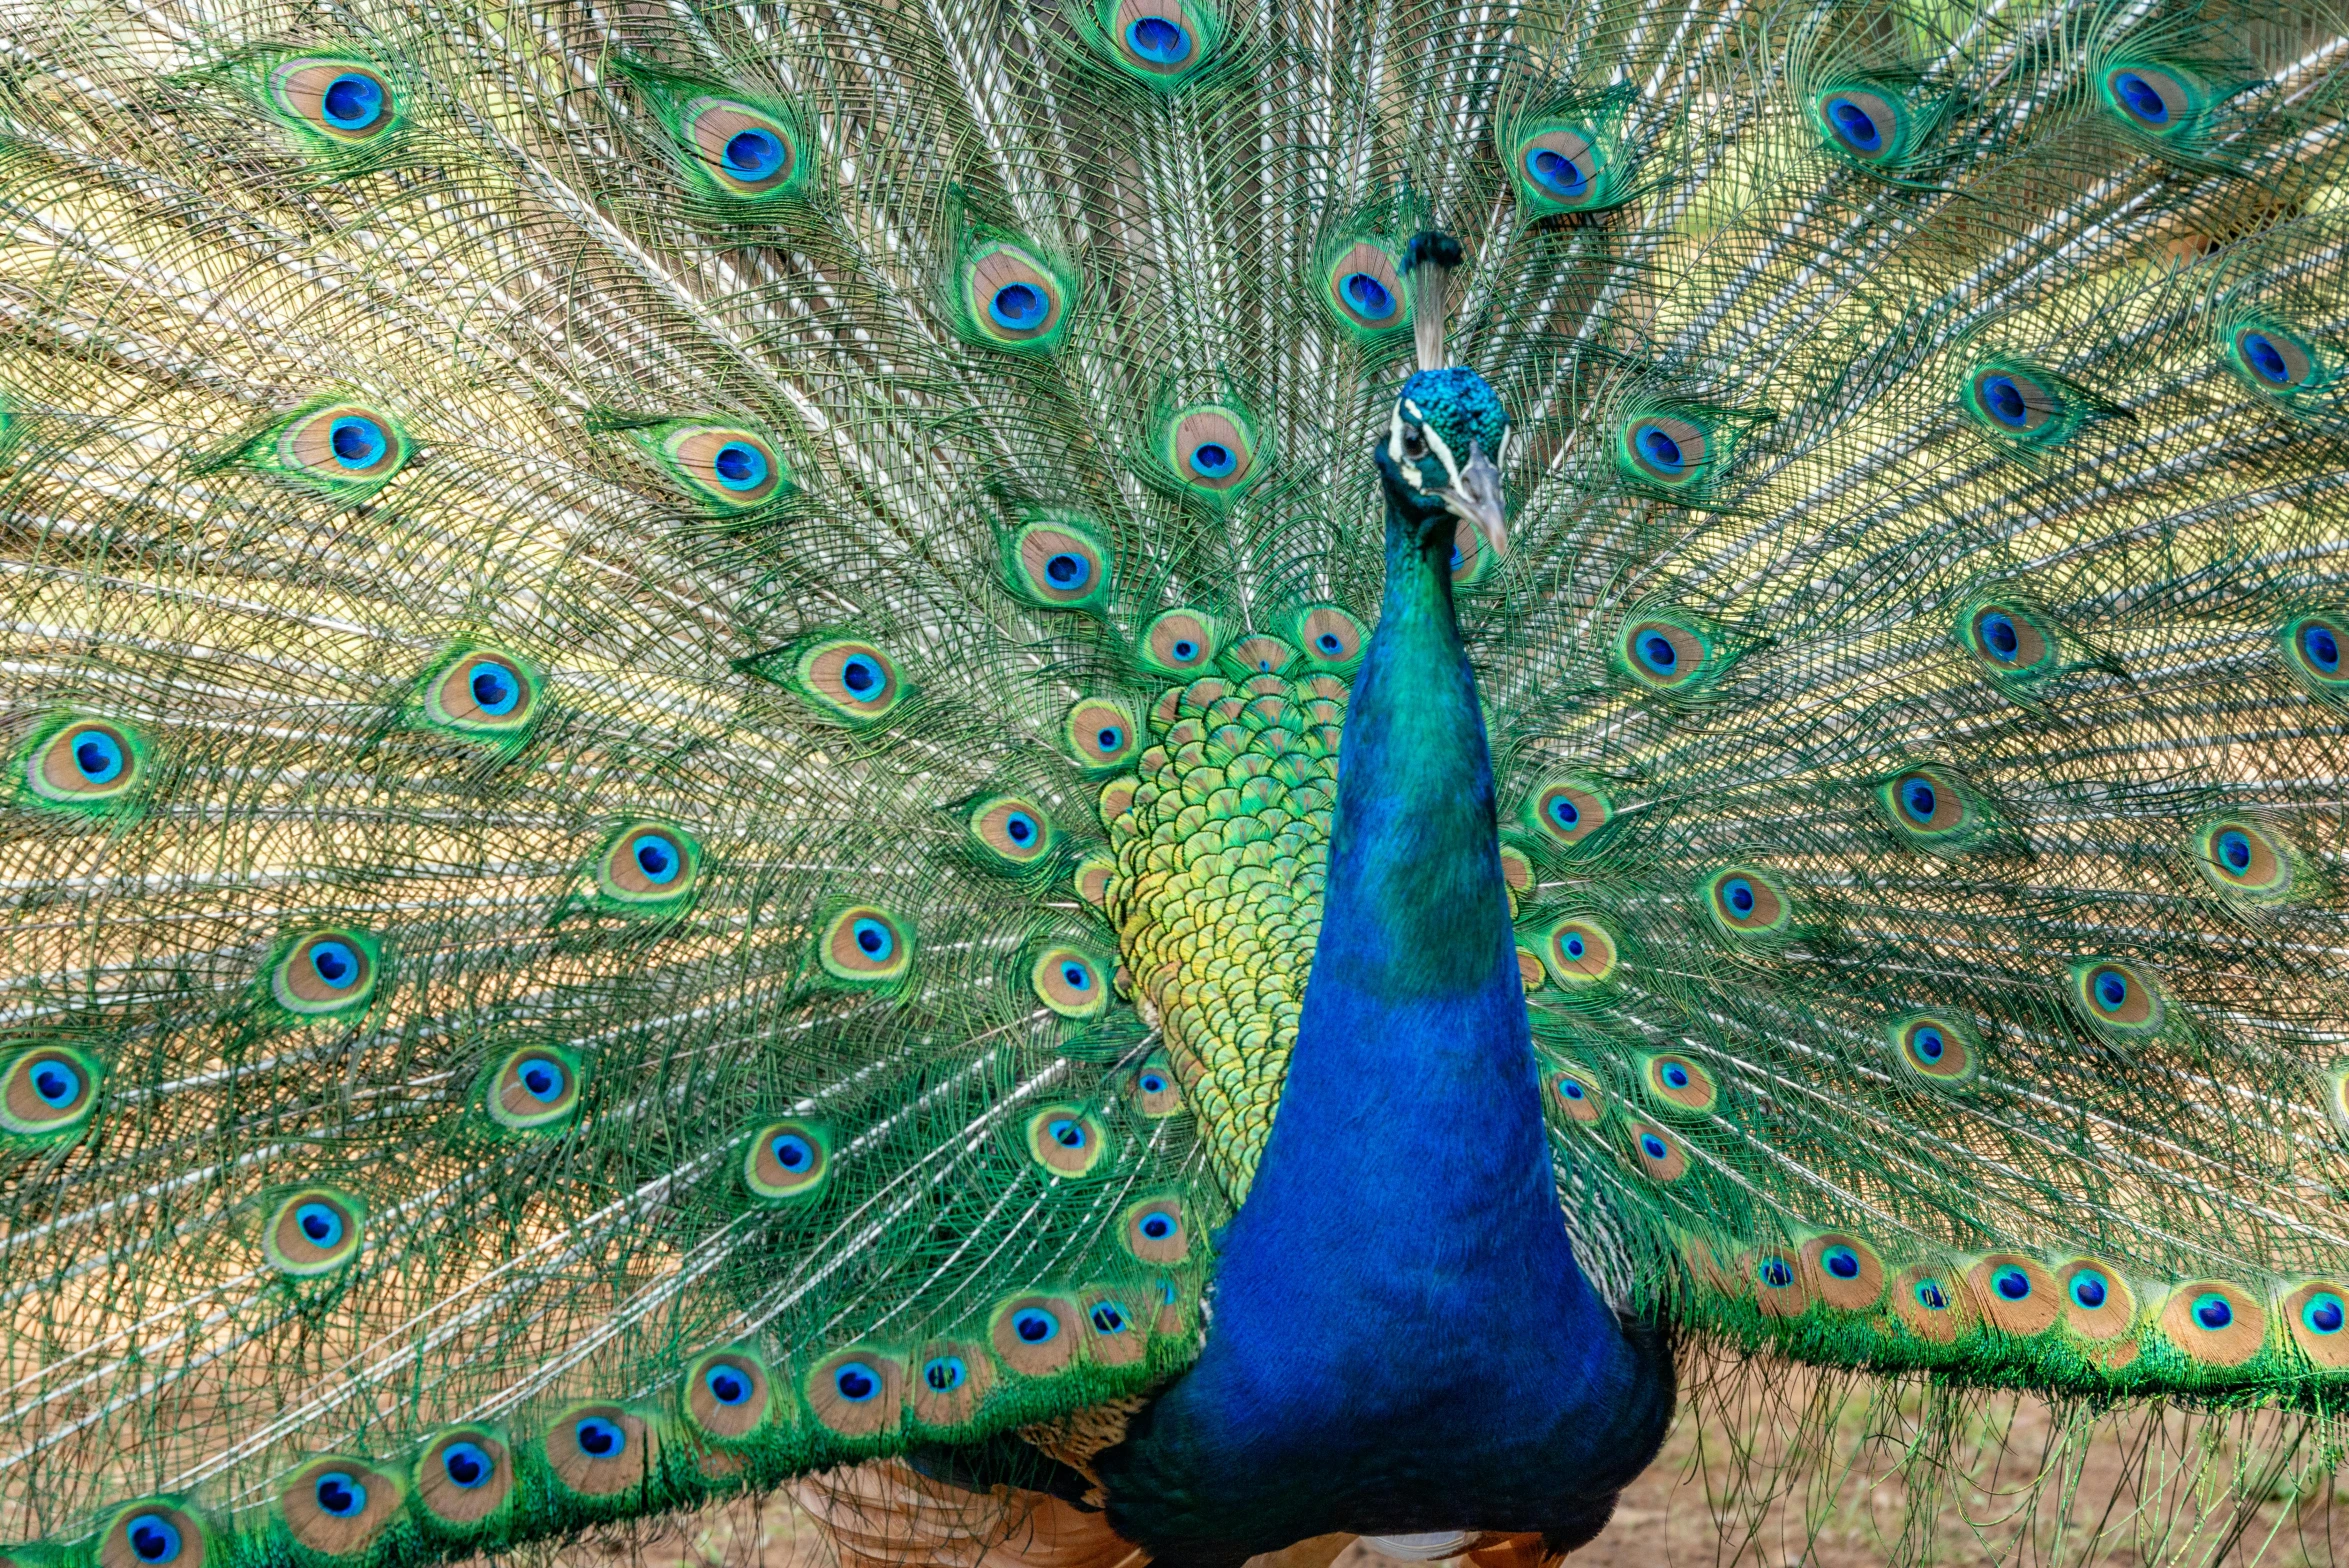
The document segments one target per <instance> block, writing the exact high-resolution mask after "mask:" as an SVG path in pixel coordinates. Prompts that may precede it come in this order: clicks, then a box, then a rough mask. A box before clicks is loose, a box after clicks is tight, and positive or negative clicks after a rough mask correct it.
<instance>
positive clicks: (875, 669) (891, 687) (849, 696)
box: [794, 637, 905, 724]
mask: <svg viewBox="0 0 2349 1568" xmlns="http://www.w3.org/2000/svg"><path fill="white" fill-rule="evenodd" d="M794 673H795V674H796V675H797V676H798V680H797V682H796V684H797V685H798V686H799V688H800V690H801V691H802V692H804V693H805V694H806V695H808V696H810V697H812V698H814V699H815V700H816V701H817V702H819V703H821V704H822V705H823V706H824V707H826V708H829V709H830V710H831V711H832V712H833V713H835V714H837V715H838V716H839V717H841V718H843V719H846V720H847V721H848V722H849V723H851V724H870V723H873V722H875V721H876V720H879V719H882V718H885V717H887V716H888V714H889V713H890V712H891V711H892V710H894V709H895V708H896V707H897V705H898V703H899V702H901V701H903V700H904V696H905V688H904V683H903V681H901V680H900V679H899V677H898V673H897V666H896V664H895V663H893V662H892V661H891V660H890V658H889V656H888V655H887V654H885V653H883V652H882V651H881V650H880V649H878V648H876V647H874V646H873V645H872V644H871V643H869V642H861V641H858V640H857V639H855V638H850V637H831V638H825V639H823V640H822V641H819V642H816V643H812V644H810V645H809V646H808V647H807V648H806V649H804V650H802V651H801V653H800V655H799V657H798V659H797V660H796V661H795V669H794Z"/></svg>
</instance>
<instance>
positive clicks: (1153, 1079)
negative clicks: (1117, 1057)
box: [1130, 1052, 1183, 1121]
mask: <svg viewBox="0 0 2349 1568" xmlns="http://www.w3.org/2000/svg"><path fill="white" fill-rule="evenodd" d="M1130 1092H1131V1093H1132V1095H1133V1101H1134V1109H1135V1110H1136V1111H1138V1112H1140V1113H1141V1114H1142V1115H1143V1116H1144V1117H1146V1118H1147V1119H1149V1120H1151V1121H1159V1120H1163V1119H1164V1118H1166V1117H1169V1116H1176V1115H1179V1114H1181V1112H1182V1109H1183V1086H1182V1084H1181V1083H1180V1082H1178V1081H1177V1080H1176V1078H1175V1073H1174V1069H1173V1068H1172V1067H1171V1066H1169V1065H1168V1064H1167V1059H1166V1057H1165V1056H1164V1055H1163V1054H1160V1053H1155V1052H1154V1053H1152V1055H1151V1056H1150V1058H1149V1060H1147V1061H1145V1062H1144V1063H1143V1064H1142V1065H1141V1066H1140V1067H1138V1068H1136V1069H1134V1077H1133V1083H1132V1086H1131V1091H1130Z"/></svg>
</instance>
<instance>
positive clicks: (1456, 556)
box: [1451, 545, 1466, 572]
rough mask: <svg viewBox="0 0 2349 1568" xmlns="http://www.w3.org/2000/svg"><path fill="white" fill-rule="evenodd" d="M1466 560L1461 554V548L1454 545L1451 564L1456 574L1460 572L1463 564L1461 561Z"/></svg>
mask: <svg viewBox="0 0 2349 1568" xmlns="http://www.w3.org/2000/svg"><path fill="white" fill-rule="evenodd" d="M1465 559H1466V557H1464V556H1463V555H1461V553H1460V547H1459V546H1458V545H1454V546H1452V564H1451V569H1452V570H1453V571H1455V572H1456V571H1458V570H1460V563H1461V561H1463V560H1465Z"/></svg>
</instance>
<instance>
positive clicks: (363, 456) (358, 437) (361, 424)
mask: <svg viewBox="0 0 2349 1568" xmlns="http://www.w3.org/2000/svg"><path fill="white" fill-rule="evenodd" d="M326 443H327V446H328V447H329V448H331V449H332V451H333V452H334V460H335V461H336V462H337V463H340V464H341V465H342V466H343V467H345V468H373V467H374V466H375V465H376V464H377V463H380V462H382V461H383V454H384V452H385V451H386V450H388V449H389V447H390V444H391V443H390V442H389V440H388V439H386V437H385V436H384V433H383V426H381V425H379V424H377V423H376V422H375V421H374V420H372V419H362V418H360V417H359V416H358V415H357V414H345V415H343V416H342V417H341V418H340V419H337V420H336V421H335V422H334V423H333V424H332V425H331V426H329V427H328V430H327V436H326Z"/></svg>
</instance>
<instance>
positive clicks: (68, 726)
mask: <svg viewBox="0 0 2349 1568" xmlns="http://www.w3.org/2000/svg"><path fill="white" fill-rule="evenodd" d="M146 766H147V749H146V745H145V742H144V741H143V740H142V739H141V738H140V736H139V733H138V732H137V731H136V730H134V729H132V728H131V727H130V726H129V725H127V724H118V723H116V722H115V721H113V720H111V719H98V718H86V717H70V718H67V719H65V720H64V721H63V722H62V723H57V724H55V726H54V728H51V729H50V730H49V732H48V733H47V734H46V735H45V736H42V737H41V738H39V739H37V740H35V741H34V743H33V744H32V746H31V747H30V749H28V750H27V751H26V752H25V754H24V763H23V767H24V781H25V784H26V786H27V787H28V788H29V789H30V790H31V791H32V795H33V799H34V801H35V802H36V803H38V804H41V805H46V806H51V807H57V808H62V809H64V810H66V811H82V812H93V813H94V812H103V811H108V810H111V809H112V808H114V807H115V806H117V805H118V804H120V803H121V802H122V801H123V800H124V799H125V798H126V797H128V796H129V795H130V793H131V791H132V790H133V789H134V788H136V787H137V785H138V783H139V781H140V779H141V778H142V777H144V776H145V773H146Z"/></svg>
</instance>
